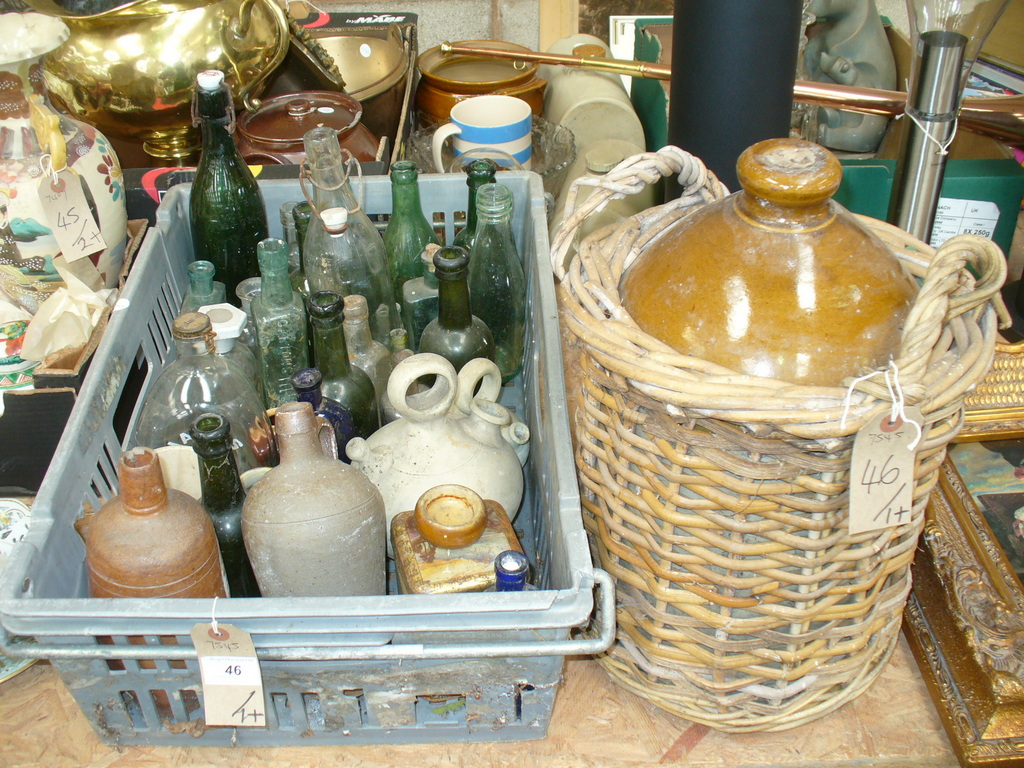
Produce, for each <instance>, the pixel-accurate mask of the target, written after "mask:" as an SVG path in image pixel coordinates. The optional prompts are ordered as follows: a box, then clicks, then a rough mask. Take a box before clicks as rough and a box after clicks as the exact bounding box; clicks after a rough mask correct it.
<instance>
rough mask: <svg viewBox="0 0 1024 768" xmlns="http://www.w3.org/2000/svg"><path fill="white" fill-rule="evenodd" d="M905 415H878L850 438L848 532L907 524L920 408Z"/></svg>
mask: <svg viewBox="0 0 1024 768" xmlns="http://www.w3.org/2000/svg"><path fill="white" fill-rule="evenodd" d="M906 416H907V420H906V421H904V420H903V419H901V418H899V417H896V420H895V421H891V420H890V418H889V412H888V411H886V412H884V413H881V414H879V415H878V416H876V417H874V418H873V419H871V421H869V422H868V423H867V424H865V425H864V426H863V427H862V428H861V430H860V431H859V432H858V433H857V436H856V437H855V438H854V441H853V456H852V458H851V460H850V533H865V532H867V531H875V530H878V529H880V528H891V527H895V526H897V525H905V524H906V523H909V522H910V519H911V517H912V516H913V506H914V464H915V459H916V457H917V451H916V450H914V449H911V448H910V446H911V445H914V446H915V448H916V444H917V443H919V442H920V441H919V439H918V438H919V436H920V434H921V432H920V427H919V425H920V424H921V413H920V411H919V410H918V409H917V408H907V409H906Z"/></svg>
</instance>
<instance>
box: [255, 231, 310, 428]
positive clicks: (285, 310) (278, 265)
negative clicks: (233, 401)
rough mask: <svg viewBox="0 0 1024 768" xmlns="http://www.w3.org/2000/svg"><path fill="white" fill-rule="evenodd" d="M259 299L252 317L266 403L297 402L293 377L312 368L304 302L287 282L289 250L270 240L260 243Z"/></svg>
mask: <svg viewBox="0 0 1024 768" xmlns="http://www.w3.org/2000/svg"><path fill="white" fill-rule="evenodd" d="M258 251H259V258H260V284H261V286H262V288H261V290H260V294H259V296H257V297H256V298H255V299H254V300H253V302H252V315H253V319H254V320H255V325H256V341H257V343H258V344H259V348H260V354H259V360H260V373H261V378H262V379H263V399H264V402H266V404H267V407H268V408H276V407H277V406H279V405H281V404H282V403H287V402H290V401H292V400H294V399H295V392H294V391H293V390H292V374H293V373H295V372H296V371H297V370H299V369H300V368H308V367H309V347H308V345H307V341H306V313H305V311H304V310H303V308H302V299H301V298H300V297H299V294H298V293H296V292H295V291H294V290H293V289H292V284H291V281H290V280H289V278H288V246H287V245H286V244H285V242H284V241H283V240H279V239H277V238H276V237H268V238H267V239H266V240H261V241H260V243H259V248H258Z"/></svg>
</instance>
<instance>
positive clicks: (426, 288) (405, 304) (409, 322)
mask: <svg viewBox="0 0 1024 768" xmlns="http://www.w3.org/2000/svg"><path fill="white" fill-rule="evenodd" d="M438 248H439V246H435V245H428V246H427V247H426V248H424V249H423V253H422V254H420V259H421V261H423V265H424V270H423V275H422V276H421V277H416V278H413V279H412V280H408V281H406V283H405V285H403V286H402V320H403V321H404V322H405V330H406V332H407V333H408V334H409V336H408V340H409V347H410V348H411V349H414V350H415V349H419V342H420V336H422V335H423V329H424V328H426V327H427V323H429V322H430V321H431V320H433V319H434V318H435V317H437V276H436V275H435V274H434V254H435V253H437V250H438Z"/></svg>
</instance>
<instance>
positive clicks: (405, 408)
mask: <svg viewBox="0 0 1024 768" xmlns="http://www.w3.org/2000/svg"><path fill="white" fill-rule="evenodd" d="M421 376H434V385H433V386H432V387H431V388H430V390H428V391H427V392H424V393H422V394H419V395H417V396H416V401H415V402H416V404H415V405H413V403H412V402H411V401H410V399H409V387H411V386H412V385H413V383H414V382H415V381H416V380H417V379H419V378H420V377H421ZM457 392H458V377H457V376H456V375H455V366H453V365H452V364H451V363H449V362H448V361H447V360H446V359H444V358H443V357H441V356H440V355H435V354H433V353H430V352H421V353H420V354H418V355H412V356H410V357H407V358H405V360H403V361H402V362H400V363H399V364H398V365H396V366H395V370H393V371H392V372H391V378H390V379H388V398H389V399H390V400H391V404H392V405H393V406H394V408H395V411H396V412H397V413H398V414H399V415H400V416H401V417H402V418H405V419H411V420H412V421H430V420H432V419H436V418H439V417H441V416H444V415H445V414H447V413H448V411H449V410H451V407H452V404H453V403H454V402H455V395H456V393H457Z"/></svg>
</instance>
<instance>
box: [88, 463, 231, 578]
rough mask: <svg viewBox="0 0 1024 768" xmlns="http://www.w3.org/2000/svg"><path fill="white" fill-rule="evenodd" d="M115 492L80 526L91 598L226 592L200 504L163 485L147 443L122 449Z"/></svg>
mask: <svg viewBox="0 0 1024 768" xmlns="http://www.w3.org/2000/svg"><path fill="white" fill-rule="evenodd" d="M117 479H118V483H119V484H120V495H118V496H115V497H114V498H113V499H111V500H110V501H108V502H107V503H106V504H104V505H103V506H102V507H101V508H100V511H99V512H97V513H96V514H95V515H94V516H92V517H91V518H87V520H88V522H87V523H86V524H84V525H82V526H76V527H78V528H79V531H80V532H81V533H82V535H83V537H84V539H85V553H86V563H87V566H88V572H89V594H90V595H91V596H92V597H227V595H228V593H227V589H226V587H225V583H224V568H223V566H222V565H221V559H220V549H219V548H218V546H217V534H216V532H215V531H214V528H213V523H212V522H211V520H210V516H209V515H208V514H206V510H205V509H203V507H202V505H201V504H200V503H199V502H198V501H196V500H195V499H193V498H192V497H191V496H189V495H188V494H187V493H182V492H181V491H176V490H174V489H171V488H167V487H166V485H165V484H164V477H163V471H162V470H161V469H160V459H159V457H158V456H157V455H156V454H155V453H154V452H153V451H152V450H150V449H149V448H133V449H131V450H129V451H125V452H124V453H123V454H122V455H121V459H120V462H119V466H118V472H117Z"/></svg>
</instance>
